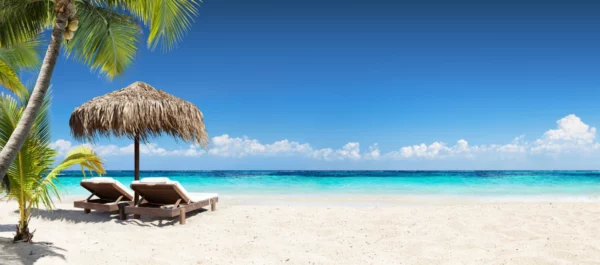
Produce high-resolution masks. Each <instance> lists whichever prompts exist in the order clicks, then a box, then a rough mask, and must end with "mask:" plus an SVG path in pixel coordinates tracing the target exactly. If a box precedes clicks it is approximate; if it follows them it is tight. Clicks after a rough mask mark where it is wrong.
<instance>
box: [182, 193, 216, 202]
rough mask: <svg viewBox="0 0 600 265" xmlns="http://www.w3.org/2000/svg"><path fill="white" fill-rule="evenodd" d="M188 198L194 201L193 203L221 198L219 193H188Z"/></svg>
mask: <svg viewBox="0 0 600 265" xmlns="http://www.w3.org/2000/svg"><path fill="white" fill-rule="evenodd" d="M188 197H189V198H190V199H191V200H192V202H199V201H205V200H208V199H212V198H217V197H219V194H217V193H188Z"/></svg>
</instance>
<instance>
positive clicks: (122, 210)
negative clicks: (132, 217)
mask: <svg viewBox="0 0 600 265" xmlns="http://www.w3.org/2000/svg"><path fill="white" fill-rule="evenodd" d="M125 206H127V205H124V204H119V219H121V220H122V221H123V220H127V215H125Z"/></svg>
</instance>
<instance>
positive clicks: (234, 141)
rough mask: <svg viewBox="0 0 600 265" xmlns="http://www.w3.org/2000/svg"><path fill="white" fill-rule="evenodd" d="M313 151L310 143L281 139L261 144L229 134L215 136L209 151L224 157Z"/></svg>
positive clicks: (254, 140)
mask: <svg viewBox="0 0 600 265" xmlns="http://www.w3.org/2000/svg"><path fill="white" fill-rule="evenodd" d="M311 151H312V147H311V146H310V145H309V144H300V143H298V142H292V141H289V140H287V139H286V140H281V141H277V142H274V143H272V144H261V143H260V142H259V141H258V140H256V139H249V138H248V137H246V136H244V137H243V138H239V137H237V138H232V137H230V136H229V135H228V134H224V135H221V136H216V137H213V139H212V142H211V146H210V148H209V150H208V153H209V154H211V155H216V156H224V157H245V156H255V155H294V154H307V153H310V152H311Z"/></svg>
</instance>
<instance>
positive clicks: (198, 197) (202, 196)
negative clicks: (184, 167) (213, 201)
mask: <svg viewBox="0 0 600 265" xmlns="http://www.w3.org/2000/svg"><path fill="white" fill-rule="evenodd" d="M132 184H173V185H175V186H177V188H179V190H180V191H181V192H182V193H183V194H184V195H185V196H186V197H188V198H190V200H191V201H192V202H197V201H203V200H208V199H210V198H214V197H218V196H219V194H216V193H189V192H188V191H187V190H185V188H184V187H183V186H181V184H180V183H179V182H178V181H173V180H170V179H169V178H143V179H142V180H136V181H134V182H133V183H132Z"/></svg>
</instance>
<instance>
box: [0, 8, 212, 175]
mask: <svg viewBox="0 0 600 265" xmlns="http://www.w3.org/2000/svg"><path fill="white" fill-rule="evenodd" d="M198 1H201V0H0V46H2V47H9V46H11V45H13V44H15V43H22V42H26V41H30V40H32V39H35V38H36V37H37V36H39V34H40V33H42V32H44V31H46V30H50V28H52V30H51V32H52V33H51V37H50V43H49V45H48V49H47V51H46V55H45V57H44V60H43V63H42V66H41V69H40V73H39V76H38V79H37V82H36V83H35V87H34V89H33V92H32V93H31V97H30V99H29V103H28V104H27V107H26V109H25V111H24V113H23V116H22V118H21V120H20V121H19V124H18V126H17V127H16V128H15V130H14V132H13V134H12V135H11V136H10V139H9V140H8V142H7V143H6V144H5V145H3V146H2V151H1V152H0V176H3V175H5V174H6V172H7V171H8V168H9V166H10V165H11V164H12V162H13V161H14V160H15V158H16V156H17V153H18V152H19V150H20V149H21V147H22V146H23V144H24V143H25V140H26V139H27V135H28V133H29V131H30V130H31V128H32V126H33V124H34V121H35V119H36V117H37V116H38V113H39V112H40V109H41V108H42V106H43V104H44V103H43V102H44V97H45V95H46V93H47V91H48V87H49V85H50V80H51V78H52V73H53V71H54V66H55V64H56V60H57V58H58V55H59V50H60V48H61V44H62V41H63V39H66V40H67V45H65V47H64V48H65V52H66V54H67V57H73V58H75V59H76V60H78V61H81V62H83V63H84V64H86V65H88V66H89V67H91V68H92V69H93V70H95V71H98V72H100V73H103V74H105V75H106V76H107V77H108V78H109V79H111V78H113V77H115V76H118V75H120V74H121V73H123V71H124V70H125V69H126V68H127V67H128V66H129V65H131V63H132V62H133V58H134V56H135V53H136V51H137V46H138V40H139V38H140V37H141V34H142V33H141V29H142V28H143V27H146V28H148V30H149V32H148V39H147V45H148V47H149V48H150V49H152V50H154V49H155V48H156V47H158V46H159V45H160V46H161V47H162V49H163V50H164V51H167V50H169V49H171V48H173V47H174V46H175V45H176V44H177V43H178V42H179V41H180V40H181V39H182V37H183V35H184V34H185V33H186V31H187V30H188V29H189V27H190V25H191V22H192V19H193V17H194V16H196V15H197V6H198V4H199V2H198ZM80 21H81V23H79V22H80Z"/></svg>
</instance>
